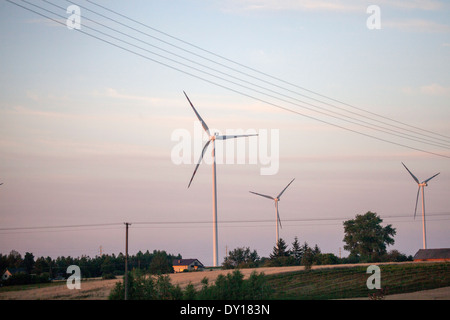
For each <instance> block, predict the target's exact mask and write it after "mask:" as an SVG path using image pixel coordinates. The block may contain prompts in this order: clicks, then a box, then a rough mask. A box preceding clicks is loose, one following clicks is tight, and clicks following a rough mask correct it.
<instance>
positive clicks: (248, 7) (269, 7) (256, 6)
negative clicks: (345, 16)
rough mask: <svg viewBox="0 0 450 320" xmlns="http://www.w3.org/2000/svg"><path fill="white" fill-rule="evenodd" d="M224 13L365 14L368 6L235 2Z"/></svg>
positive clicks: (333, 1) (327, 1)
mask: <svg viewBox="0 0 450 320" xmlns="http://www.w3.org/2000/svg"><path fill="white" fill-rule="evenodd" d="M225 6H226V8H224V11H233V12H236V11H256V10H257V11H338V12H351V11H361V12H365V9H366V7H367V6H364V5H363V4H361V3H360V2H358V1H340V0H306V1H297V0H285V1H277V0H239V1H236V0H233V1H229V2H227V3H226V5H225Z"/></svg>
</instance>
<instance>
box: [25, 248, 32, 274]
mask: <svg viewBox="0 0 450 320" xmlns="http://www.w3.org/2000/svg"><path fill="white" fill-rule="evenodd" d="M23 266H24V267H25V270H26V272H27V273H28V274H30V273H31V271H32V270H33V267H34V255H33V254H32V253H30V252H25V256H24V258H23Z"/></svg>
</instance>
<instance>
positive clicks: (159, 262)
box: [148, 251, 173, 274]
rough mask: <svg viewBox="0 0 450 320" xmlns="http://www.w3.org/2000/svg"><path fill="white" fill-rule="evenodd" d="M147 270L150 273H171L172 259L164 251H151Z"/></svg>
mask: <svg viewBox="0 0 450 320" xmlns="http://www.w3.org/2000/svg"><path fill="white" fill-rule="evenodd" d="M153 253H154V256H153V259H152V262H150V266H149V267H148V269H149V272H150V273H152V274H164V273H173V267H172V261H171V259H170V257H169V256H168V255H167V253H166V252H165V251H153Z"/></svg>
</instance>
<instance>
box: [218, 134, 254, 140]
mask: <svg viewBox="0 0 450 320" xmlns="http://www.w3.org/2000/svg"><path fill="white" fill-rule="evenodd" d="M257 135H258V134H241V135H228V136H217V137H216V139H217V140H226V139H234V138H243V137H253V136H257Z"/></svg>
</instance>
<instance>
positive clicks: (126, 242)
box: [125, 222, 131, 300]
mask: <svg viewBox="0 0 450 320" xmlns="http://www.w3.org/2000/svg"><path fill="white" fill-rule="evenodd" d="M129 225H131V223H128V222H125V300H128V226H129Z"/></svg>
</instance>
